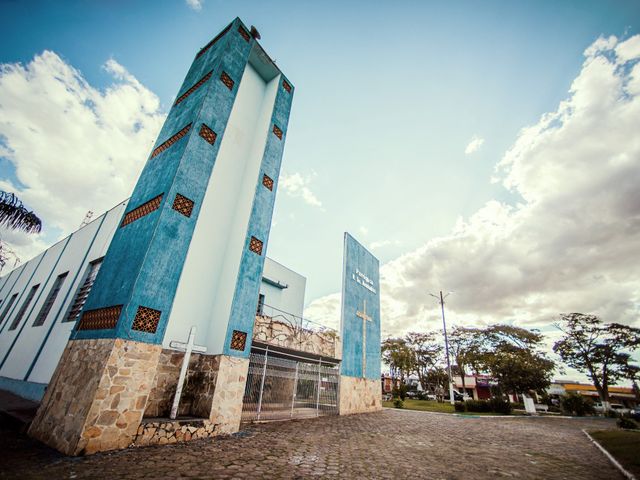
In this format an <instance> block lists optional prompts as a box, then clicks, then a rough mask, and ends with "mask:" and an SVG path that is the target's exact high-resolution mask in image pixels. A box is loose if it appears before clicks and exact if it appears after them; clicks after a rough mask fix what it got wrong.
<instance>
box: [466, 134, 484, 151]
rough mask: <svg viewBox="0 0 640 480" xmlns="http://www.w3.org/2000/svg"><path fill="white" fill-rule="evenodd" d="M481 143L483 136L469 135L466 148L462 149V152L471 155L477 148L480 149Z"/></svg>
mask: <svg viewBox="0 0 640 480" xmlns="http://www.w3.org/2000/svg"><path fill="white" fill-rule="evenodd" d="M483 143H484V138H482V137H479V136H478V135H474V136H473V137H471V140H470V141H469V144H468V145H467V148H465V149H464V154H465V155H471V154H472V153H474V152H477V151H478V150H480V148H481V147H482V144H483Z"/></svg>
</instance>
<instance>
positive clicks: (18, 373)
mask: <svg viewBox="0 0 640 480" xmlns="http://www.w3.org/2000/svg"><path fill="white" fill-rule="evenodd" d="M125 206H126V202H122V203H121V204H119V205H117V206H116V207H114V208H113V209H111V210H109V211H108V212H107V213H105V214H104V215H101V216H100V217H98V218H96V219H95V220H94V221H92V222H91V223H90V224H88V225H86V226H85V227H83V228H81V229H80V230H78V231H76V232H74V233H73V234H72V235H71V236H70V237H67V238H65V239H63V240H61V241H60V242H58V243H57V244H55V245H54V246H52V247H51V248H49V249H48V250H46V251H45V252H43V253H42V254H40V255H38V256H37V257H35V258H33V259H31V260H30V261H29V262H27V263H25V264H24V265H23V267H22V268H24V269H25V271H24V273H23V275H22V276H21V278H20V280H19V281H18V283H16V285H15V286H14V288H13V289H11V290H9V288H7V289H5V290H6V291H3V292H0V294H1V295H2V297H5V296H7V295H9V296H10V295H11V294H13V293H15V292H16V291H18V288H27V290H26V292H28V289H30V288H31V287H32V286H33V285H36V284H38V283H39V284H40V288H39V289H38V292H37V293H36V296H35V297H34V298H33V301H32V302H31V305H30V306H29V309H28V310H27V312H26V314H25V316H24V317H23V319H22V321H21V322H20V325H18V327H17V328H16V329H15V330H11V331H9V330H8V328H9V326H8V325H7V327H6V328H5V329H4V330H3V331H2V333H1V334H0V360H1V359H2V358H4V357H5V355H6V353H7V351H8V349H9V348H10V346H11V344H12V342H13V340H14V339H15V338H16V336H18V335H19V336H18V340H17V342H16V343H15V345H14V346H13V348H11V353H10V355H9V357H8V358H7V361H6V362H5V364H4V365H3V367H2V369H1V370H0V376H3V377H8V378H13V379H17V380H24V379H25V375H26V373H27V371H28V370H29V368H30V367H31V364H32V361H33V359H34V358H35V356H36V354H37V352H38V350H40V348H41V346H42V345H43V342H44V341H45V339H46V344H45V345H44V348H43V350H42V353H41V354H40V356H39V358H38V361H37V363H36V364H35V367H34V369H33V372H32V373H31V375H30V376H29V378H28V380H29V381H32V382H38V383H48V382H49V379H50V378H51V375H52V374H53V371H54V369H55V367H56V365H57V364H58V360H59V359H60V356H61V355H62V352H63V350H64V347H65V345H66V344H67V341H68V339H69V334H70V332H71V329H72V328H73V325H74V323H73V322H62V320H63V319H64V317H65V315H66V313H67V311H68V309H69V306H70V304H71V302H72V301H73V298H74V297H75V293H76V290H77V289H78V286H79V285H80V284H81V282H82V281H83V280H84V272H85V270H86V268H87V266H88V264H89V263H90V262H91V261H93V260H95V259H97V258H100V257H102V256H104V254H105V253H106V251H107V248H108V247H109V243H110V242H111V238H112V237H113V234H114V232H115V229H116V228H117V226H118V222H119V220H120V218H121V217H122V213H123V210H124V208H125ZM103 220H104V221H103ZM94 238H95V240H94ZM92 241H93V245H92V246H91V249H90V250H89V251H87V250H88V249H89V246H90V245H91V242H92ZM67 242H68V243H67ZM65 246H66V247H65ZM43 255H44V258H43V259H42V262H40V259H41V258H42V256H43ZM85 257H86V258H85ZM39 262H40V265H39V267H38V268H37V270H35V272H34V273H33V278H31V279H29V277H30V276H31V273H30V272H33V271H34V269H35V267H36V266H38V263H39ZM67 271H68V272H69V274H68V275H67V277H66V279H65V281H64V283H63V284H62V288H61V289H60V292H59V293H58V296H57V297H56V301H55V302H54V304H53V305H52V307H51V310H50V312H49V315H48V316H47V319H46V321H45V323H44V324H43V325H40V326H37V327H34V326H33V322H34V321H35V319H36V317H37V316H38V313H39V312H40V308H41V307H42V305H43V303H44V302H45V300H46V298H47V295H48V294H49V291H50V290H51V287H52V285H53V282H54V281H55V279H56V278H57V277H58V275H60V274H61V273H64V272H67ZM12 281H13V279H10V282H12ZM25 295H26V293H25ZM24 298H25V297H24V295H23V297H22V299H19V300H20V301H16V303H15V305H17V307H16V308H14V309H13V313H12V314H11V315H10V316H9V322H11V321H12V320H13V318H15V315H16V314H17V311H18V309H19V308H20V305H22V302H23V301H24ZM3 303H4V302H3ZM1 308H2V306H1V305H0V309H1ZM9 325H10V323H9ZM23 325H24V328H23ZM52 325H53V330H51V333H50V334H48V332H49V330H50V328H51V326H52Z"/></svg>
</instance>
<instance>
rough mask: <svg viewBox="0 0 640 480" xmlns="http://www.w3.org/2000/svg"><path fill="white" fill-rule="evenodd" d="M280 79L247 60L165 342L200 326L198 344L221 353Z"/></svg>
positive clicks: (182, 276)
mask: <svg viewBox="0 0 640 480" xmlns="http://www.w3.org/2000/svg"><path fill="white" fill-rule="evenodd" d="M279 81H280V76H277V77H276V78H274V79H273V80H271V81H270V82H268V83H267V82H265V81H264V80H263V79H262V77H261V76H260V75H259V74H258V73H257V72H256V70H255V69H254V68H253V67H252V66H251V64H250V63H247V67H246V68H245V71H244V74H243V76H242V79H241V81H240V85H239V87H238V93H237V96H236V100H235V102H234V105H233V108H232V110H231V115H230V117H229V121H228V124H227V127H226V130H225V133H224V136H223V138H222V142H221V144H220V150H219V152H218V157H217V159H216V164H215V166H214V168H213V172H212V175H211V178H210V179H209V185H208V186H207V191H206V193H205V196H204V199H203V202H202V207H201V210H200V214H199V216H198V223H197V225H196V227H195V230H194V233H193V237H192V239H191V244H190V246H189V251H188V252H187V258H186V260H185V265H184V269H183V271H182V275H181V277H180V282H179V283H178V289H177V291H176V297H175V300H174V303H173V307H172V310H171V315H170V317H169V322H168V325H167V331H166V333H165V337H164V342H163V344H164V346H165V347H166V346H168V344H169V342H171V341H172V340H184V339H186V338H187V337H188V334H189V329H190V328H191V326H196V328H197V332H196V343H197V344H199V345H205V346H206V347H207V352H208V353H210V354H219V353H222V349H223V344H224V339H225V335H226V332H227V324H228V321H229V315H230V311H231V303H232V301H233V294H234V291H235V286H236V280H237V277H238V270H239V267H240V260H241V256H242V249H243V247H244V241H245V238H246V235H247V227H248V222H249V217H250V215H251V207H252V204H253V198H254V195H255V189H256V185H257V182H258V175H259V172H260V164H261V162H262V156H263V154H264V147H265V144H266V139H267V134H268V132H269V127H270V125H271V115H272V112H273V106H274V104H275V98H276V93H277V88H278V85H279ZM256 301H257V299H256Z"/></svg>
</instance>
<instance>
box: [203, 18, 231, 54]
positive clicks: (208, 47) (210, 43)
mask: <svg viewBox="0 0 640 480" xmlns="http://www.w3.org/2000/svg"><path fill="white" fill-rule="evenodd" d="M230 28H231V24H229V25H228V26H227V28H225V29H224V30H222V31H221V32H220V33H219V34H218V35H216V37H215V38H214V39H213V40H211V41H210V42H209V43H207V44H206V45H205V46H204V47H202V48H201V49H200V51H199V52H198V53H197V54H196V58H200V57H201V56H202V55H204V53H205V52H206V51H207V50H209V49H210V48H211V47H212V46H213V44H214V43H216V42H217V41H218V40H220V39H221V38H222V37H224V34H225V33H227V32H228V31H229V29H230Z"/></svg>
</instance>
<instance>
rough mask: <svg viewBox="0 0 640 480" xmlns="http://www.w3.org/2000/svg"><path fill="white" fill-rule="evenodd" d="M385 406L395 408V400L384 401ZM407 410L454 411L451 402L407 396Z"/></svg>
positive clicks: (405, 403)
mask: <svg viewBox="0 0 640 480" xmlns="http://www.w3.org/2000/svg"><path fill="white" fill-rule="evenodd" d="M382 406H383V407H389V408H393V400H392V401H390V402H382ZM404 408H405V410H420V411H422V412H439V413H454V410H453V405H451V404H450V403H438V402H436V401H435V400H413V399H410V398H407V399H406V400H405V401H404Z"/></svg>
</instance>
